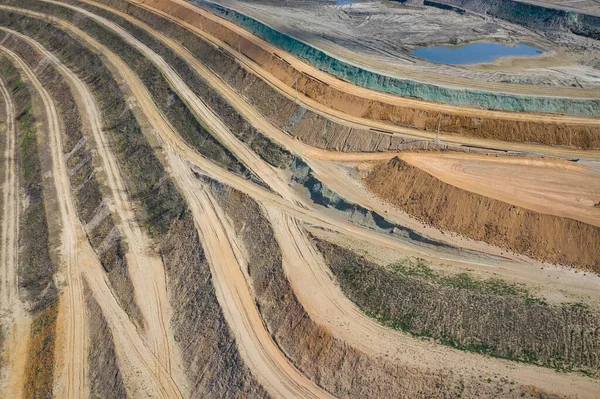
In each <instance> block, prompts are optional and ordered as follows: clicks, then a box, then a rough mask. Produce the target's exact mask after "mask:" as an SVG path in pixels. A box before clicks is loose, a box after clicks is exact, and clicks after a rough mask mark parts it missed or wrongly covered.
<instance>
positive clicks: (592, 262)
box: [365, 157, 600, 272]
mask: <svg viewBox="0 0 600 399" xmlns="http://www.w3.org/2000/svg"><path fill="white" fill-rule="evenodd" d="M365 183H366V185H367V187H368V188H369V189H370V190H371V191H372V192H374V193H375V194H376V195H378V196H380V197H381V198H383V199H384V200H386V201H388V202H389V203H391V204H392V205H394V206H396V207H399V208H401V209H402V210H404V211H406V212H407V213H409V214H410V215H412V216H414V217H415V218H417V219H419V220H421V221H423V222H425V223H428V224H431V225H433V226H435V227H438V228H440V229H442V230H449V231H454V232H457V233H459V234H461V235H464V236H466V237H469V238H472V239H475V240H479V241H485V242H488V243H490V244H492V245H496V246H499V247H502V248H506V249H508V250H511V251H514V252H517V253H521V254H525V255H528V256H530V257H532V258H535V259H538V260H542V261H546V262H552V263H558V264H563V265H574V266H576V267H579V268H584V269H592V270H593V271H595V272H600V247H599V246H598V245H597V238H598V237H600V228H599V227H597V226H592V225H589V224H586V223H583V222H580V221H576V220H573V219H569V218H565V217H559V216H554V215H548V214H544V213H539V212H535V211H532V210H529V209H525V208H523V207H520V206H516V205H512V204H509V203H507V202H503V201H499V200H496V199H492V198H489V197H485V196H483V195H480V194H476V193H473V192H470V191H466V190H463V189H461V188H458V187H455V186H453V185H450V184H447V183H444V182H443V181H441V180H438V179H437V178H436V177H434V176H432V175H430V174H428V173H427V172H425V171H423V170H421V169H419V168H417V167H414V166H412V165H410V164H408V163H407V162H405V161H403V160H402V159H400V158H398V157H396V158H394V159H392V160H391V161H389V162H388V163H384V164H380V165H378V166H377V167H376V168H375V169H374V170H373V172H372V173H370V174H369V175H368V176H367V177H366V178H365Z"/></svg>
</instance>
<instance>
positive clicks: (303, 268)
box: [267, 207, 600, 398]
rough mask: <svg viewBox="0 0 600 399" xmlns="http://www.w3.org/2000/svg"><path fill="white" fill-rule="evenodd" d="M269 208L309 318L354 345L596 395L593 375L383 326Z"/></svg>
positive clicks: (422, 363) (433, 365) (288, 220)
mask: <svg viewBox="0 0 600 399" xmlns="http://www.w3.org/2000/svg"><path fill="white" fill-rule="evenodd" d="M267 209H268V214H269V219H270V220H271V222H272V225H273V230H274V232H275V235H276V238H277V241H278V243H279V245H280V247H281V250H282V255H283V267H284V271H285V273H286V276H287V277H288V279H289V281H290V283H291V285H292V287H293V291H294V293H295V294H296V296H297V297H298V300H299V301H300V303H301V304H302V305H303V306H304V308H305V309H306V311H307V312H308V314H309V315H310V316H311V319H313V320H314V321H315V322H316V323H317V324H320V325H322V326H325V327H326V328H327V329H328V330H329V331H330V332H331V333H332V334H333V335H334V336H336V337H338V338H340V339H342V340H343V341H345V342H347V343H348V344H350V345H351V346H353V347H355V348H358V349H359V350H361V351H363V352H365V353H368V354H371V355H374V356H376V357H379V358H382V359H387V360H389V361H392V362H394V361H397V362H399V363H401V364H406V365H410V366H413V367H417V368H419V367H427V368H430V369H433V370H435V369H439V368H446V369H451V370H453V371H454V372H456V373H457V374H459V375H483V376H486V375H496V374H499V375H502V376H507V377H508V379H509V380H513V381H515V382H517V383H519V384H523V385H529V384H533V385H535V386H536V387H539V388H542V389H546V390H548V391H550V392H560V393H561V394H565V395H577V396H578V397H581V398H583V397H586V398H594V397H596V394H597V392H598V389H600V382H599V381H597V380H593V379H591V378H585V377H581V376H577V375H564V374H558V373H557V372H555V371H554V370H552V369H545V368H541V367H536V366H531V365H525V364H515V363H514V362H510V361H506V360H500V359H494V358H488V357H483V356H480V355H476V354H472V353H469V352H465V351H458V350H452V349H450V348H448V347H443V346H441V345H436V344H432V343H430V342H428V341H426V340H420V339H415V338H412V337H410V336H409V335H407V334H403V333H401V332H398V331H395V330H392V329H390V328H386V327H383V326H382V325H380V324H379V323H377V322H375V321H374V320H373V319H371V318H369V317H368V316H367V315H365V313H364V312H362V311H361V310H360V309H359V308H358V307H357V306H356V305H355V304H354V303H353V302H351V301H350V300H349V299H348V298H347V297H346V296H345V295H344V294H343V293H342V292H341V290H340V288H339V286H338V285H337V284H336V283H335V278H334V277H333V276H332V274H331V272H330V270H329V268H328V267H327V265H326V264H325V262H324V260H323V259H322V257H321V255H320V254H318V252H317V251H316V249H315V248H314V247H313V246H312V244H311V243H310V242H309V240H308V238H307V237H306V235H305V233H304V232H303V231H302V229H301V227H300V225H299V224H298V221H297V220H295V219H294V218H292V217H290V216H288V215H285V214H284V213H283V212H281V211H279V210H277V209H275V208H272V207H267Z"/></svg>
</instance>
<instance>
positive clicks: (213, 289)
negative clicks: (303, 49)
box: [0, 0, 600, 399]
mask: <svg viewBox="0 0 600 399" xmlns="http://www.w3.org/2000/svg"><path fill="white" fill-rule="evenodd" d="M239 6H240V7H241V8H245V7H252V6H251V5H243V4H242V3H240V4H239ZM334 6H336V7H338V8H337V9H336V10H337V11H335V13H334V14H328V15H329V16H331V15H342V14H343V12H345V11H344V10H345V9H349V8H350V7H346V6H347V5H345V4H339V5H334ZM257 7H259V8H260V7H263V5H257ZM265 7H266V6H265ZM268 7H276V5H273V4H269V5H268ZM398 7H399V8H398V9H400V10H402V9H403V7H407V6H398ZM408 7H411V6H408ZM241 8H240V9H241ZM280 11H281V12H282V13H283V14H281V13H280V14H274V15H279V16H281V15H284V14H285V10H280ZM402 12H404V11H398V12H397V13H395V15H396V16H395V17H394V18H398V15H399V14H401V13H402ZM420 12H421V13H422V14H421V15H422V17H423V18H429V20H431V19H433V20H436V18H438V19H439V18H442V19H443V18H445V16H444V15H445V14H444V13H445V12H450V11H443V10H435V11H431V12H430V11H427V10H425V11H423V10H421V11H420ZM340 13H342V14H340ZM414 15H416V14H414ZM300 17H301V16H300V15H299V16H298V18H300ZM272 18H275V17H272ZM302 18H304V17H302ZM453 18H454V21H461V20H463V21H466V20H468V21H470V22H471V23H472V24H475V25H477V24H479V23H481V22H480V18H481V17H479V16H472V15H470V16H468V17H465V18H466V19H465V18H462V17H460V16H458V15H456V16H453ZM367 20H368V18H367ZM393 20H397V19H393ZM365 21H366V20H365ZM284 22H285V19H282V20H281V23H284ZM405 22H406V21H405ZM377 23H380V22H377ZM315 24H317V21H315ZM493 24H497V25H494V26H497V27H499V28H498V30H496V33H497V34H498V35H500V36H502V35H504V34H505V33H506V34H508V35H509V36H511V37H513V36H514V37H516V36H519V35H521V34H524V35H525V36H526V35H528V34H530V33H531V32H529V31H528V30H527V29H526V28H522V27H519V26H516V25H512V24H509V23H506V22H499V21H495V22H493ZM491 26H492V25H488V28H489V29H492V28H491ZM314 28H318V27H317V26H316V25H315V26H314ZM335 29H339V26H338V28H335ZM352 29H360V27H358V28H357V27H353V28H352ZM366 29H375V30H376V29H377V25H376V24H371V25H370V26H368V27H366ZM464 29H465V32H467V31H468V30H469V29H470V28H468V27H464ZM526 31H527V32H529V33H526V34H525V33H524V32H526ZM465 32H463V33H461V34H464V35H469V34H471V35H475V36H477V35H478V34H479V33H473V32H471V33H465ZM490 32H491V30H488V31H487V33H482V34H481V35H482V37H484V36H486V35H489V34H492V35H493V33H490ZM0 35H1V36H0V39H2V40H1V41H0V53H1V54H2V56H6V57H7V59H8V60H10V62H11V63H13V64H14V65H16V66H17V68H18V69H19V71H20V72H21V73H22V74H23V76H24V77H26V79H25V80H26V82H25V83H26V84H28V85H30V86H31V88H32V92H33V94H34V101H33V103H32V104H33V105H32V107H33V108H34V111H35V114H36V115H38V114H39V115H40V118H41V117H42V116H43V118H42V119H43V123H40V124H39V125H41V128H42V130H40V132H41V135H40V137H43V138H45V139H46V140H47V141H48V143H47V146H46V147H44V148H43V150H44V151H45V152H43V153H42V155H44V157H45V158H44V159H45V160H46V164H47V166H45V167H44V168H45V170H42V173H43V174H44V179H46V180H45V181H47V182H51V184H50V186H49V188H47V187H45V188H44V189H45V192H46V191H48V196H47V200H46V201H47V203H48V206H49V209H53V210H56V211H55V212H54V214H52V213H50V214H49V215H48V218H49V225H50V227H51V230H52V231H56V234H54V235H55V236H56V237H51V240H50V242H51V243H56V244H53V245H55V246H58V249H57V253H56V254H54V253H53V256H54V257H55V258H56V262H57V264H58V271H57V272H56V276H55V277H54V279H53V281H55V282H56V287H57V291H58V293H59V295H58V301H57V302H56V303H55V304H53V305H52V306H48V307H46V308H45V311H44V313H31V312H30V311H29V310H28V309H27V307H26V306H25V305H24V304H23V303H22V302H21V299H22V297H23V293H21V292H19V290H18V288H19V284H18V283H19V281H18V277H17V276H18V273H17V272H18V271H19V270H18V267H17V265H18V264H19V260H20V259H19V256H21V254H22V250H21V249H20V247H19V245H17V239H16V237H19V234H20V232H19V226H20V218H21V217H22V215H24V214H25V212H26V210H27V209H28V208H27V207H28V203H27V201H20V196H19V194H20V193H19V191H20V190H22V188H21V187H20V185H19V184H21V181H20V180H19V179H20V177H19V176H21V175H20V173H22V171H21V170H20V169H21V168H25V166H21V163H19V162H17V161H20V160H19V159H18V157H15V154H16V153H18V150H19V148H17V147H16V145H17V144H18V143H19V140H18V139H19V133H18V129H17V127H18V125H17V121H19V115H16V114H17V112H16V111H15V106H14V104H13V101H14V99H13V97H14V94H13V91H14V90H16V89H18V87H16V89H15V87H8V86H6V85H5V84H4V83H3V82H0V92H1V93H0V94H1V96H0V107H1V108H0V124H1V125H0V126H1V127H0V133H1V134H2V140H1V141H0V144H1V146H0V148H1V149H2V154H3V156H2V159H1V162H2V170H1V173H2V175H1V177H0V183H2V194H1V195H2V196H1V197H0V204H1V207H2V211H1V213H0V216H1V217H2V219H1V230H0V239H1V241H0V305H1V308H2V315H0V328H2V332H3V333H4V334H2V335H0V337H2V339H0V343H2V342H3V341H4V342H3V343H2V346H3V348H4V356H3V357H2V361H1V362H0V369H1V370H2V380H1V384H0V392H2V393H4V394H5V396H7V397H8V396H11V397H12V396H14V395H17V396H23V397H25V396H27V397H30V396H31V397H36V395H37V396H43V397H48V398H49V397H61V398H62V397H65V398H85V397H113V396H114V397H119V398H121V397H128V398H132V399H133V398H161V399H166V398H196V397H203V398H204V397H206V398H223V397H224V398H232V399H233V398H261V399H262V398H291V397H294V398H295V397H299V398H333V397H340V398H342V397H344V398H345V397H353V398H366V397H382V398H388V397H406V398H410V397H415V396H423V397H445V398H459V397H482V398H487V397H489V398H492V397H507V398H521V397H528V398H555V397H557V398H558V397H581V398H594V397H595V396H596V395H597V392H598V391H599V390H600V382H599V380H598V364H599V363H598V359H597V356H598V353H599V351H600V349H599V347H598V342H597V337H596V330H597V329H598V328H600V325H598V320H600V296H599V295H598V292H599V291H598V290H599V289H600V280H599V279H598V278H597V276H596V275H595V274H594V273H590V272H589V270H596V271H598V270H600V265H599V264H598V260H599V259H600V253H599V252H598V251H597V250H596V247H597V246H596V245H595V241H597V237H598V236H600V230H599V229H600V214H599V213H598V212H599V211H598V210H599V209H600V208H599V207H598V206H600V205H597V203H600V197H598V193H599V192H600V179H599V176H600V172H599V169H598V166H597V161H598V159H600V155H599V153H598V151H595V150H590V149H593V148H600V144H598V142H597V141H598V137H597V136H598V134H597V133H598V128H599V126H600V124H599V123H598V121H597V120H596V119H593V118H586V117H578V116H565V115H543V114H536V113H512V112H500V111H489V110H483V109H474V108H461V107H457V106H452V105H447V104H434V103H428V102H424V101H419V100H415V99H411V98H403V97H398V96H393V95H390V94H384V93H379V92H375V91H372V90H367V89H364V88H360V87H357V86H355V85H353V84H351V83H349V82H347V81H343V80H340V79H337V78H334V77H332V76H331V75H328V74H326V73H324V72H322V71H320V70H318V69H316V68H315V67H313V66H311V65H309V64H307V63H305V62H303V61H301V60H300V59H298V58H296V57H295V56H293V55H291V54H290V53H286V52H285V51H283V50H282V49H279V48H276V47H274V46H273V45H271V44H268V43H267V42H266V41H264V40H262V39H260V38H259V37H258V36H255V35H253V34H251V33H250V32H249V31H246V30H244V29H243V28H241V27H240V26H237V25H235V24H233V23H231V22H229V21H227V20H225V19H222V18H220V17H218V16H216V15H215V14H212V13H211V12H209V11H208V10H206V9H203V8H200V7H198V6H196V5H193V4H192V3H191V2H187V1H184V0H145V1H137V0H131V1H129V0H101V1H98V2H96V1H94V0H22V1H14V0H0ZM431 35H435V33H432V34H431ZM431 35H427V34H424V35H423V36H422V37H423V38H425V39H426V40H429V39H430V38H431V37H433V36H431ZM465 37H466V36H465ZM428 38H429V39H428ZM413 39H414V37H413V38H412V39H407V40H413ZM425 39H424V40H425ZM366 40H367V42H368V41H369V40H370V39H368V38H367V39H366ZM540 40H541V39H540ZM543 40H550V41H551V39H548V38H546V39H543ZM573 40H574V39H573ZM581 40H587V39H581ZM57 42H59V43H60V44H57ZM315 43H318V44H320V45H324V46H325V47H327V46H329V45H328V44H327V43H326V41H324V42H321V41H320V40H317V41H315ZM586 43H587V42H586ZM364 44H365V42H361V43H358V42H357V43H356V45H357V46H358V47H353V46H349V45H348V46H347V43H345V42H344V41H341V42H339V43H338V44H336V46H341V50H340V49H338V50H339V53H338V54H340V55H343V56H344V59H347V60H350V61H352V60H353V61H356V62H358V60H359V59H360V58H361V56H360V55H359V54H358V53H359V51H358V50H357V49H358V48H359V47H360V46H362V45H364ZM384 45H385V44H384ZM586 45H587V44H586ZM327 48H329V47H327ZM369 48H370V49H371V50H373V49H375V51H377V48H379V47H377V46H374V47H369ZM331 49H332V50H333V49H334V48H333V47H331ZM389 49H390V50H392V47H390V48H389ZM336 51H337V50H336ZM369 51H370V50H369ZM394 54H396V53H395V51H390V53H389V54H381V58H373V59H371V60H370V61H369V62H372V63H373V65H374V66H376V65H379V66H381V67H382V68H383V69H386V68H388V67H386V66H384V65H383V63H382V62H383V60H384V59H386V58H390V57H391V58H394V57H395V55H394ZM403 57H404V56H403ZM391 58H390V59H391ZM407 59H410V56H408V57H407V58H403V60H407ZM380 61H381V62H380ZM547 61H548V60H547ZM548 62H550V61H548ZM398 65H400V64H398ZM419 65H420V64H414V65H411V66H410V67H407V68H405V69H406V71H408V73H409V74H410V73H415V74H419V73H421V72H423V73H425V72H426V73H425V74H424V75H423V79H425V78H427V79H428V80H429V79H431V81H435V79H437V78H439V79H440V80H439V82H441V81H444V82H445V83H446V84H449V85H453V86H460V87H462V86H463V84H464V82H466V81H467V80H469V79H471V78H473V77H474V76H486V77H487V78H486V79H482V80H481V81H474V83H473V87H479V88H486V89H494V90H503V89H506V90H508V89H510V90H509V91H514V92H517V93H526V94H527V95H534V96H535V95H544V94H548V93H549V92H550V91H551V90H550V86H547V87H544V86H535V85H530V84H528V85H523V84H521V83H523V81H519V79H518V78H516V76H517V75H513V76H512V78H515V80H511V82H510V83H503V84H501V83H499V82H497V81H496V80H495V79H501V76H499V75H494V72H491V71H492V70H491V69H488V70H485V69H477V68H472V69H469V68H465V69H460V68H455V69H453V68H444V70H443V73H442V74H440V75H437V78H436V77H434V76H433V75H431V73H432V71H431V70H430V69H431V68H430V66H427V65H425V64H422V67H423V70H420V69H419V68H420V66H419ZM551 65H554V64H551V62H550V63H549V64H547V66H551ZM554 66H557V67H559V65H558V64H556V65H554ZM513 67H514V68H517V69H518V68H521V67H523V68H526V64H525V63H524V64H522V65H520V66H519V65H513ZM49 68H53V71H54V75H52V74H51V73H49V72H48V71H49ZM495 68H498V70H501V69H502V65H500V64H498V65H496V66H495ZM401 69H402V68H401ZM459 69H460V70H461V71H463V72H461V73H458V72H457V71H458V70H459ZM515 70H516V69H515ZM90 71H94V72H90ZM403 71H404V69H403ZM410 71H413V72H410ZM464 71H469V72H464ZM563 72H564V70H561V71H549V72H547V74H546V72H539V73H533V72H531V73H532V75H527V76H533V75H535V76H536V78H535V79H538V78H539V79H541V80H540V81H544V79H547V78H548V77H549V76H551V77H560V78H557V79H558V80H557V81H552V82H547V83H549V84H551V85H555V84H557V85H558V86H561V85H563V84H565V82H571V81H575V80H576V77H573V76H567V75H564V74H563ZM471 73H472V75H469V74H471ZM523 73H524V75H522V76H525V74H526V73H529V72H523ZM52 76H54V77H56V79H55V80H56V81H49V79H50V78H49V77H52ZM488 78H489V79H488ZM512 78H511V79H512ZM535 79H534V80H535ZM550 79H552V78H550ZM561 79H562V80H561ZM59 80H61V81H62V80H64V82H66V83H65V84H64V85H63V86H61V85H60V84H59V82H58V81H59ZM540 81H538V83H539V82H540ZM439 82H438V83H439ZM532 82H533V81H530V82H529V83H532ZM561 82H562V83H561ZM21 84H22V83H19V82H16V83H15V84H14V85H15V86H20V85H21ZM586 85H589V86H593V85H594V83H593V82H592V81H590V82H588V83H586ZM57 87H63V88H64V89H65V90H66V89H67V88H68V91H69V92H70V93H69V94H70V95H71V96H72V99H69V100H68V101H67V100H64V98H66V97H65V96H64V95H62V96H61V93H57V92H56V91H57V90H56V88H57ZM557 90H558V91H557V93H558V92H559V93H560V94H561V95H565V96H570V95H573V96H577V95H578V93H585V95H583V96H584V97H586V96H587V97H590V96H588V94H589V93H590V92H591V91H589V90H584V89H582V88H581V87H580V88H567V87H562V88H558V89H557ZM63 94H64V93H63ZM591 97H593V96H591ZM69 98H70V97H69ZM65 104H72V106H73V107H76V108H77V110H76V111H77V112H74V113H73V115H69V114H68V113H65V111H64V107H65ZM75 119H77V120H76V122H77V123H75ZM438 126H439V130H440V132H439V133H440V134H439V137H438V138H436V136H437V131H436V130H437V129H438ZM78 129H79V130H80V131H79V130H78ZM425 129H427V130H425ZM434 138H436V139H435V140H432V139H434ZM498 139H499V140H501V141H499V140H498ZM548 144H563V145H566V146H571V148H569V147H562V146H548ZM574 147H579V148H574ZM398 151H400V152H398ZM408 151H410V152H408ZM507 153H508V154H510V156H508V155H507ZM569 158H579V160H578V162H573V161H571V160H569ZM25 165H26V164H25ZM86 168H87V169H86ZM82 171H83V172H82ZM90 182H92V183H93V184H96V185H97V188H96V189H95V191H94V190H89V191H85V190H83V191H82V187H84V186H85V187H88V186H89V184H91V183H90ZM86 185H88V186H86ZM82 192H83V193H92V194H93V198H92V197H90V198H89V201H88V202H87V207H86V202H85V196H84V195H83V194H82ZM92 194H90V195H92ZM597 197H598V198H597ZM91 208H94V209H91ZM95 232H97V233H98V234H96V233H95ZM98 237H101V239H98ZM115 243H116V244H115ZM115 245H116V246H115ZM107 248H117V249H115V250H114V251H115V254H114V256H112V255H111V257H110V262H108V261H107V260H106V256H105V255H104V254H105V253H106V251H107ZM541 261H546V262H552V263H556V265H549V264H548V263H541ZM111 262H112V263H111ZM120 262H121V263H120ZM107 265H111V266H110V267H111V268H113V267H115V268H119V267H120V268H119V269H116V270H120V272H119V273H116V274H112V275H111V274H110V270H108V268H107ZM572 266H575V268H573V267H572ZM581 269H584V270H583V271H582V270H581ZM125 280H126V281H125ZM124 287H125V288H124ZM127 287H129V288H127ZM123 290H125V291H127V292H125V293H124V292H123ZM29 295H30V296H31V295H32V294H31V293H29ZM47 295H48V293H46V292H41V293H36V294H35V296H37V297H36V298H31V300H32V301H33V303H37V302H39V301H41V299H40V298H42V299H43V298H46V296H47ZM123 298H126V299H125V300H124V299H123ZM127 298H128V299H127ZM132 306H133V307H132ZM136 309H137V310H136ZM514 309H518V311H514ZM136 312H137V316H136ZM54 325H56V333H55V335H56V338H55V339H54V337H53V336H52V335H48V334H46V333H47V331H46V330H47V328H46V327H47V326H50V327H52V328H54V327H53V326H54ZM30 326H33V327H30ZM30 328H31V332H30ZM569 331H570V333H569ZM44 334H46V335H44ZM21 336H24V337H29V339H20V338H21ZM40 336H49V337H51V341H52V342H47V343H46V342H40V339H39V338H38V337H40ZM29 341H32V342H33V344H30V343H29ZM542 341H543V342H542ZM31 345H33V346H31ZM30 348H34V349H35V350H37V349H38V348H40V351H41V352H42V353H43V356H46V357H48V354H50V356H52V355H53V356H54V359H55V360H54V365H53V368H52V370H42V371H43V374H40V375H43V381H52V382H53V383H51V384H47V383H45V382H39V383H38V382H37V381H29V380H30V379H31V377H29V376H31V375H36V374H35V373H33V372H32V371H31V370H33V369H32V365H34V362H33V361H34V359H36V357H35V356H33V355H31V354H30V352H31V351H30ZM40 381H42V379H40ZM44 384H45V385H44ZM13 394H14V395H13Z"/></svg>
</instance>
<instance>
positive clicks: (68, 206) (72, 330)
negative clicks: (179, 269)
mask: <svg viewBox="0 0 600 399" xmlns="http://www.w3.org/2000/svg"><path fill="white" fill-rule="evenodd" d="M2 51H4V52H5V53H6V54H7V55H9V56H10V57H11V58H12V59H13V60H14V61H15V64H16V65H18V66H19V68H20V69H21V70H22V71H23V72H24V73H25V75H26V76H27V79H29V81H30V82H31V84H32V85H33V87H34V88H35V91H36V92H37V93H38V94H39V96H40V98H41V100H42V102H43V105H44V111H45V116H46V122H47V129H48V133H49V138H50V150H51V154H52V172H53V173H52V175H53V178H54V186H55V189H56V192H57V198H61V199H65V200H64V201H59V208H60V214H61V215H60V216H61V220H62V229H63V231H62V236H61V243H62V246H61V256H62V258H61V261H62V265H61V266H62V268H61V269H60V271H59V273H60V274H62V275H63V276H64V278H65V280H66V282H67V287H66V295H65V297H64V298H62V300H61V301H60V303H61V305H60V310H59V311H60V312H64V313H65V314H67V315H68V317H65V320H66V325H65V329H64V334H65V337H64V340H63V342H65V343H66V348H64V350H65V352H66V353H65V354H64V357H63V359H64V364H63V367H62V369H61V370H57V374H58V377H57V387H58V388H57V389H58V391H59V392H63V395H64V396H65V397H66V398H69V399H71V398H79V397H82V396H83V395H84V392H85V385H86V371H87V335H86V323H85V319H86V317H85V304H84V301H83V288H82V285H81V276H80V274H79V271H78V269H79V259H78V258H79V255H78V251H77V248H76V239H75V237H76V236H75V234H76V231H75V230H73V224H71V223H69V219H68V214H69V212H72V213H73V214H75V213H74V212H75V210H74V209H75V208H74V205H73V203H72V201H67V200H66V199H67V198H70V196H71V192H70V187H69V180H68V168H67V165H66V163H65V161H64V156H63V151H62V138H61V134H62V133H61V128H60V122H59V118H58V113H57V111H56V108H55V106H54V104H53V102H52V97H51V96H50V94H49V93H48V92H47V91H46V89H44V87H43V86H42V84H41V83H40V81H39V80H38V79H37V77H36V76H35V74H34V72H33V71H32V70H31V69H30V68H29V67H28V66H27V64H25V62H23V61H22V60H21V59H20V58H19V57H18V56H17V55H16V54H14V53H13V52H12V51H10V50H8V49H6V48H2Z"/></svg>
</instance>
